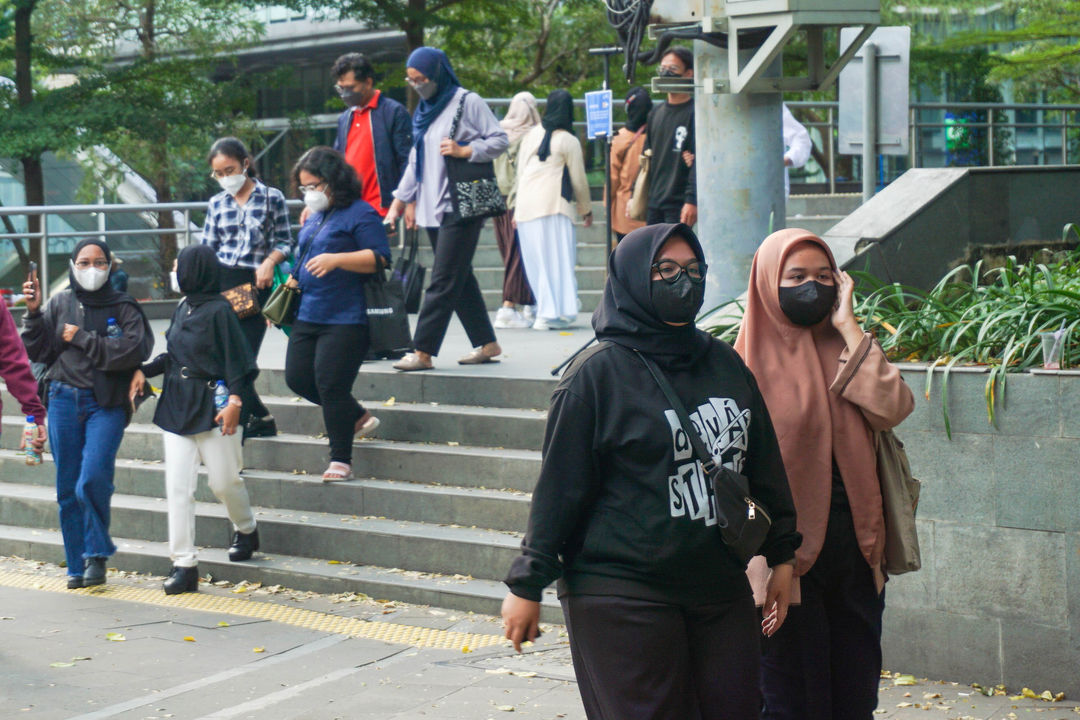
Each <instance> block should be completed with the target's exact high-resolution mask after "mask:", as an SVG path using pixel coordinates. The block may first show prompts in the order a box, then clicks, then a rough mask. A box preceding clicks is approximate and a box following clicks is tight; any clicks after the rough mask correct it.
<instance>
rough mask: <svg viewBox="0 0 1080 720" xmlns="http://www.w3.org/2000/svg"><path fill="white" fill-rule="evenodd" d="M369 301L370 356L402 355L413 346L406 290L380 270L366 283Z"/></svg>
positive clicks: (365, 293)
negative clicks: (406, 310) (406, 304)
mask: <svg viewBox="0 0 1080 720" xmlns="http://www.w3.org/2000/svg"><path fill="white" fill-rule="evenodd" d="M364 299H365V301H366V302H367V321H368V337H369V343H368V353H367V359H380V358H394V359H395V360H396V359H397V358H400V357H402V356H403V355H405V353H407V352H408V351H409V349H410V348H411V347H412V333H411V332H410V331H409V316H408V315H407V314H406V313H405V293H404V290H403V289H402V287H401V281H400V280H396V279H394V278H393V277H390V278H387V277H386V270H379V271H378V272H376V273H375V274H374V275H372V276H371V277H369V278H368V279H367V280H366V281H365V282H364Z"/></svg>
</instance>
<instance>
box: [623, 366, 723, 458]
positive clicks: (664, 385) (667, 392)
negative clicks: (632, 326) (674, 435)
mask: <svg viewBox="0 0 1080 720" xmlns="http://www.w3.org/2000/svg"><path fill="white" fill-rule="evenodd" d="M634 354H635V355H637V356H638V357H639V358H641V362H643V363H645V367H646V368H648V370H649V374H651V375H652V376H653V380H655V381H656V384H657V385H659V386H660V391H661V392H663V393H664V396H665V397H666V398H667V400H668V402H669V403H671V409H672V410H674V411H675V415H676V417H678V418H679V424H680V425H682V429H683V432H685V433H686V435H687V438H688V439H689V440H690V446H691V447H692V448H694V454H695V455H697V458H698V460H700V461H701V465H702V466H703V467H704V468H705V472H706V473H708V474H709V475H712V474H713V473H714V472H715V471H716V463H714V462H713V459H712V455H711V454H710V453H709V451H708V449H707V448H706V447H705V443H703V442H702V441H701V436H700V435H698V432H697V430H695V429H694V423H693V422H692V421H691V420H690V415H689V414H688V413H687V412H686V407H685V406H684V405H683V403H682V400H680V399H679V396H678V395H676V394H675V389H674V388H673V387H671V383H670V382H668V379H667V376H666V375H664V371H663V370H661V369H660V368H658V367H657V366H656V363H654V362H653V361H652V360H650V359H649V358H647V357H645V356H644V355H642V354H641V351H640V350H637V349H634Z"/></svg>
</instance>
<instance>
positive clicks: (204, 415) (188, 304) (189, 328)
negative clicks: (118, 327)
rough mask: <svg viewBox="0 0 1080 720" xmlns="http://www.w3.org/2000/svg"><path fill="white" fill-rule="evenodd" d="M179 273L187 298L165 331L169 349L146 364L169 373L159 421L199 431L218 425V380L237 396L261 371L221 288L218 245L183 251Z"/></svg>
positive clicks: (148, 369)
mask: <svg viewBox="0 0 1080 720" xmlns="http://www.w3.org/2000/svg"><path fill="white" fill-rule="evenodd" d="M176 277H177V281H178V282H179V284H180V290H181V291H183V292H184V294H185V297H184V299H183V300H182V301H181V302H180V304H179V305H177V306H176V311H175V312H173V317H172V323H171V324H170V325H169V329H168V330H167V331H166V333H165V338H166V340H167V341H168V345H167V352H164V353H162V354H161V355H158V356H157V357H156V358H154V359H153V361H151V362H149V363H147V364H146V365H144V366H143V373H145V374H146V376H147V377H153V376H155V375H160V374H161V373H165V382H164V385H163V387H162V391H161V399H159V400H158V404H157V408H156V409H155V411H154V424H156V425H157V426H158V427H160V428H161V429H162V430H166V431H168V432H171V433H176V434H177V435H195V434H197V433H201V432H206V431H207V430H212V429H213V428H214V427H215V423H214V416H215V415H217V411H216V410H215V408H214V386H215V385H216V382H217V381H218V380H224V381H225V385H226V386H227V387H228V389H229V393H230V394H231V395H241V396H243V395H244V390H245V389H246V388H247V386H248V385H250V384H251V383H252V382H254V380H255V375H256V373H257V369H256V367H255V357H254V355H253V354H252V352H251V346H250V345H249V344H248V342H247V339H246V338H245V337H244V333H243V330H241V328H240V321H239V320H237V318H236V313H235V312H233V309H232V306H231V305H229V303H228V301H227V300H225V298H224V297H222V296H221V294H220V293H219V292H218V288H219V287H220V286H221V265H220V263H219V262H218V259H217V255H216V254H215V253H214V250H213V248H211V247H210V246H208V245H192V246H189V247H186V248H184V249H183V250H182V251H180V255H179V256H178V257H177V258H176Z"/></svg>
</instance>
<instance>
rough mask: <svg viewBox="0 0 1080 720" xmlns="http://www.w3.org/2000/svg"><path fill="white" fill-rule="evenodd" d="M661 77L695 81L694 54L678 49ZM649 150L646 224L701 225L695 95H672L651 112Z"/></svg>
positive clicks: (670, 53)
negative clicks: (695, 154) (698, 202)
mask: <svg viewBox="0 0 1080 720" xmlns="http://www.w3.org/2000/svg"><path fill="white" fill-rule="evenodd" d="M660 77H662V78H693V77H694V54H693V53H692V52H690V51H689V50H687V49H686V48H684V47H678V46H675V47H673V48H671V49H670V50H668V52H667V53H666V54H665V55H664V57H663V58H661V59H660ZM648 127H649V132H648V134H647V135H646V137H645V149H646V150H650V151H652V160H651V163H650V165H649V175H650V177H649V209H648V215H647V216H646V219H645V222H646V223H647V224H649V225H654V224H656V223H676V222H681V223H683V224H685V225H690V226H693V225H694V224H695V223H697V173H696V168H695V167H694V152H695V150H694V96H693V95H692V94H690V93H668V95H667V102H664V103H661V104H659V105H657V106H656V107H654V108H653V109H652V111H651V112H650V113H649V121H648Z"/></svg>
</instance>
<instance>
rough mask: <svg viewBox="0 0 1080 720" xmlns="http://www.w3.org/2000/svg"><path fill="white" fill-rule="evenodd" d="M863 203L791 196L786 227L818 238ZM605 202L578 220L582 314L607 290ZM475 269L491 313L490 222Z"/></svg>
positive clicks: (494, 303)
mask: <svg viewBox="0 0 1080 720" xmlns="http://www.w3.org/2000/svg"><path fill="white" fill-rule="evenodd" d="M861 203H862V196H861V195H858V194H845V195H792V196H791V197H790V198H788V202H787V226H788V227H800V228H804V229H806V230H809V231H811V232H813V233H816V234H818V235H824V234H825V232H826V231H827V230H828V229H829V228H831V227H832V226H833V225H835V224H836V223H838V222H840V221H841V220H843V219H844V218H845V217H847V216H848V215H849V214H850V213H852V212H854V211H855V209H856V208H858V207H859V205H860V204H861ZM604 212H605V211H604V203H602V202H593V216H594V217H595V218H596V219H597V222H596V224H594V225H593V226H592V227H590V228H586V227H585V226H583V225H582V224H581V222H580V221H576V222H575V225H574V229H575V231H576V233H577V241H578V246H577V279H578V297H579V298H580V299H581V313H582V314H588V313H591V312H592V311H593V310H595V309H596V306H597V304H598V303H599V301H600V297H601V295H602V294H603V289H604V266H605V265H606V264H607V256H608V252H607V246H606V241H607V229H606V227H605V225H604V222H603V221H604ZM431 261H432V252H431V246H430V245H429V244H428V242H427V238H426V237H421V239H420V262H421V263H422V264H423V265H424V267H427V268H430V267H431ZM473 270H474V272H475V273H476V280H477V282H479V283H480V289H481V290H482V291H483V293H484V299H485V300H486V301H487V306H488V309H489V310H495V309H497V308H498V307H499V305H501V304H502V281H503V264H502V256H501V255H499V248H498V245H497V244H496V243H495V230H494V229H493V227H492V225H491V223H490V222H488V223H485V224H484V229H483V231H482V232H481V233H480V243H479V245H478V246H477V249H476V256H475V258H474V259H473Z"/></svg>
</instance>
